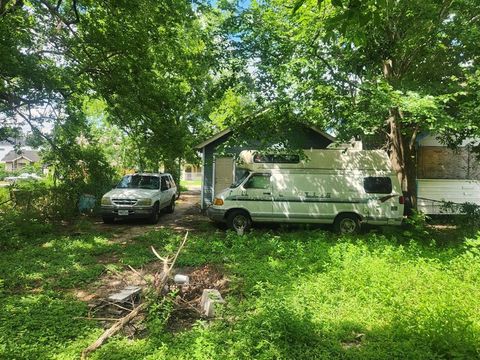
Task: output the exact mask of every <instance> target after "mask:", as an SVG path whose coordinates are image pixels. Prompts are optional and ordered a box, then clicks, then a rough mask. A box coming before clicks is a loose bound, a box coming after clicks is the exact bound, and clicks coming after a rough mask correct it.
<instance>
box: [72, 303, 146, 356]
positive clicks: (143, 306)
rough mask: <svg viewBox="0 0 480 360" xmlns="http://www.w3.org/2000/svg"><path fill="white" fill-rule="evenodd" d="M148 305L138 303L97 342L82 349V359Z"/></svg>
mask: <svg viewBox="0 0 480 360" xmlns="http://www.w3.org/2000/svg"><path fill="white" fill-rule="evenodd" d="M146 306H147V304H146V303H143V304H140V305H138V306H137V307H136V308H135V309H133V310H132V312H130V314H128V315H127V316H125V317H123V318H121V319H120V320H118V321H117V322H116V323H115V324H113V325H112V326H111V327H110V328H109V329H108V330H106V331H105V332H104V333H103V334H102V335H101V336H100V337H99V338H98V339H97V340H96V341H95V342H93V343H92V344H91V345H90V346H88V347H87V348H85V349H84V350H83V351H82V356H81V359H82V360H85V359H87V357H88V355H89V354H90V353H92V352H94V351H95V350H97V349H98V348H99V347H100V346H102V345H103V343H104V342H105V341H106V340H107V339H108V338H109V337H111V336H113V335H115V334H116V333H117V332H119V331H120V330H121V329H122V328H123V327H124V326H125V325H127V324H128V323H129V322H130V321H131V320H132V319H133V318H134V317H135V316H137V315H138V314H139V313H140V311H141V310H142V309H144V308H145V307H146Z"/></svg>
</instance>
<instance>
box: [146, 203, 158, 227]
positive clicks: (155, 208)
mask: <svg viewBox="0 0 480 360" xmlns="http://www.w3.org/2000/svg"><path fill="white" fill-rule="evenodd" d="M159 219H160V209H159V206H158V202H157V203H155V205H153V210H152V214H151V215H150V218H149V219H148V220H149V222H150V224H156V223H158V220H159Z"/></svg>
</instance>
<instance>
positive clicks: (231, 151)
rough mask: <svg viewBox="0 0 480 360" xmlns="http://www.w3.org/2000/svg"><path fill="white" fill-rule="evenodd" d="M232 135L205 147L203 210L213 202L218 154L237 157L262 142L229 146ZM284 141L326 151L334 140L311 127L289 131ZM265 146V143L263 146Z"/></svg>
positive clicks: (293, 147)
mask: <svg viewBox="0 0 480 360" xmlns="http://www.w3.org/2000/svg"><path fill="white" fill-rule="evenodd" d="M230 137H231V133H229V134H226V135H225V136H222V137H221V138H219V139H216V140H215V141H212V142H211V143H209V144H207V145H206V146H204V147H203V149H202V151H203V156H204V158H203V181H202V186H203V188H202V200H201V201H202V208H206V207H207V206H208V205H209V204H210V203H211V202H212V200H213V181H214V173H213V170H214V159H215V155H216V154H221V155H225V156H226V155H232V156H234V157H236V156H237V155H239V154H240V152H241V151H243V150H251V149H257V148H258V147H259V144H260V142H259V141H258V140H249V141H245V142H244V143H243V144H241V145H236V144H232V145H230V144H228V143H227V140H228V139H229V138H230ZM283 137H284V140H285V141H286V142H287V145H288V147H289V148H291V149H325V148H326V147H327V146H328V145H329V144H331V143H332V140H330V139H328V138H326V137H325V136H323V135H321V134H320V133H318V132H317V131H315V130H313V129H311V128H309V127H303V126H302V127H299V128H292V129H288V130H287V131H285V132H284V134H283ZM276 143H277V142H276V141H274V140H272V141H269V142H268V143H267V144H266V145H267V146H269V145H274V144H276ZM263 146H265V143H264V144H263Z"/></svg>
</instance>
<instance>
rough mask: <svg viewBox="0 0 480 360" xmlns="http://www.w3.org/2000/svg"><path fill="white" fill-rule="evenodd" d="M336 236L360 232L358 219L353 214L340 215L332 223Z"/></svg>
mask: <svg viewBox="0 0 480 360" xmlns="http://www.w3.org/2000/svg"><path fill="white" fill-rule="evenodd" d="M333 227H334V229H335V232H336V233H338V234H358V233H359V232H360V219H359V217H358V216H357V215H355V214H340V215H338V216H337V217H336V218H335V222H334V223H333Z"/></svg>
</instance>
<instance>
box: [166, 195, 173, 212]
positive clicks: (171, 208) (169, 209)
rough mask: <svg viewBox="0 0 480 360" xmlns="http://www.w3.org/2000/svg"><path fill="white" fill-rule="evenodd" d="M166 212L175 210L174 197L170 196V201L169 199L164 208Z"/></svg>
mask: <svg viewBox="0 0 480 360" xmlns="http://www.w3.org/2000/svg"><path fill="white" fill-rule="evenodd" d="M165 211H166V213H167V214H173V212H174V211H175V197H173V198H172V201H170V205H168V206H167V208H166V209H165Z"/></svg>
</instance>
